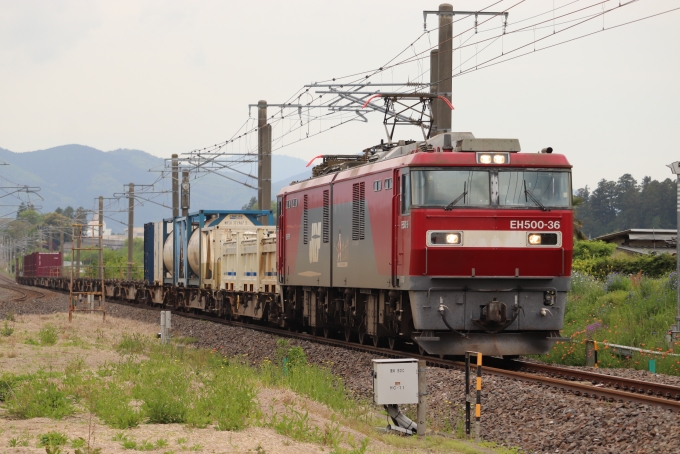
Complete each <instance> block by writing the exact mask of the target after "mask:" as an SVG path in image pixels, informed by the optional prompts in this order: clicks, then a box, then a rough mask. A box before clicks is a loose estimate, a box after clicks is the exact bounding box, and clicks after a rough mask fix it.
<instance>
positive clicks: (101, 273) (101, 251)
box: [92, 195, 104, 279]
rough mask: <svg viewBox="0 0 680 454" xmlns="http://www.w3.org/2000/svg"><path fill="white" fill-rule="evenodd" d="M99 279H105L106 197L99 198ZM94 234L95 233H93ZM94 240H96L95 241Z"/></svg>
mask: <svg viewBox="0 0 680 454" xmlns="http://www.w3.org/2000/svg"><path fill="white" fill-rule="evenodd" d="M98 217H99V272H98V273H97V276H98V277H99V279H104V241H103V240H104V196H102V195H100V196H99V216H98ZM92 233H94V231H93V232H92ZM93 240H94V239H93ZM93 243H94V241H93Z"/></svg>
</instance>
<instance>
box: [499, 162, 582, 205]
mask: <svg viewBox="0 0 680 454" xmlns="http://www.w3.org/2000/svg"><path fill="white" fill-rule="evenodd" d="M498 205H500V206H515V207H523V208H524V207H527V208H532V207H569V206H571V178H570V173H569V172H560V171H554V170H549V171H543V170H511V171H504V170H501V171H499V172H498Z"/></svg>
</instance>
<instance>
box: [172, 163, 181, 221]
mask: <svg viewBox="0 0 680 454" xmlns="http://www.w3.org/2000/svg"><path fill="white" fill-rule="evenodd" d="M177 216H179V162H178V161H177V155H176V154H173V155H172V217H173V218H176V217H177Z"/></svg>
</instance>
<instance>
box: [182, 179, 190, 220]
mask: <svg viewBox="0 0 680 454" xmlns="http://www.w3.org/2000/svg"><path fill="white" fill-rule="evenodd" d="M189 191H190V186H189V171H188V170H182V216H184V217H186V216H189V204H190V200H191V197H190V194H189Z"/></svg>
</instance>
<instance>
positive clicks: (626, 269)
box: [572, 254, 676, 279]
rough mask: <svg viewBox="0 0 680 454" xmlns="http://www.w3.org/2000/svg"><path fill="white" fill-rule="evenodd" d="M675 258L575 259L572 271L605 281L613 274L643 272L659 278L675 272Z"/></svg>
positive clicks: (658, 256)
mask: <svg viewBox="0 0 680 454" xmlns="http://www.w3.org/2000/svg"><path fill="white" fill-rule="evenodd" d="M675 268H676V261H675V257H674V256H672V255H670V254H654V255H651V254H650V255H640V256H636V257H596V258H585V259H579V258H576V259H574V262H573V264H572V269H573V270H575V271H579V272H581V273H585V274H590V275H591V276H593V277H595V278H597V279H605V278H606V277H607V276H608V275H610V274H611V273H620V274H626V275H632V274H638V273H639V272H642V274H643V275H645V276H647V277H654V278H659V277H662V276H665V275H667V274H668V273H670V272H671V271H673V270H675Z"/></svg>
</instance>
